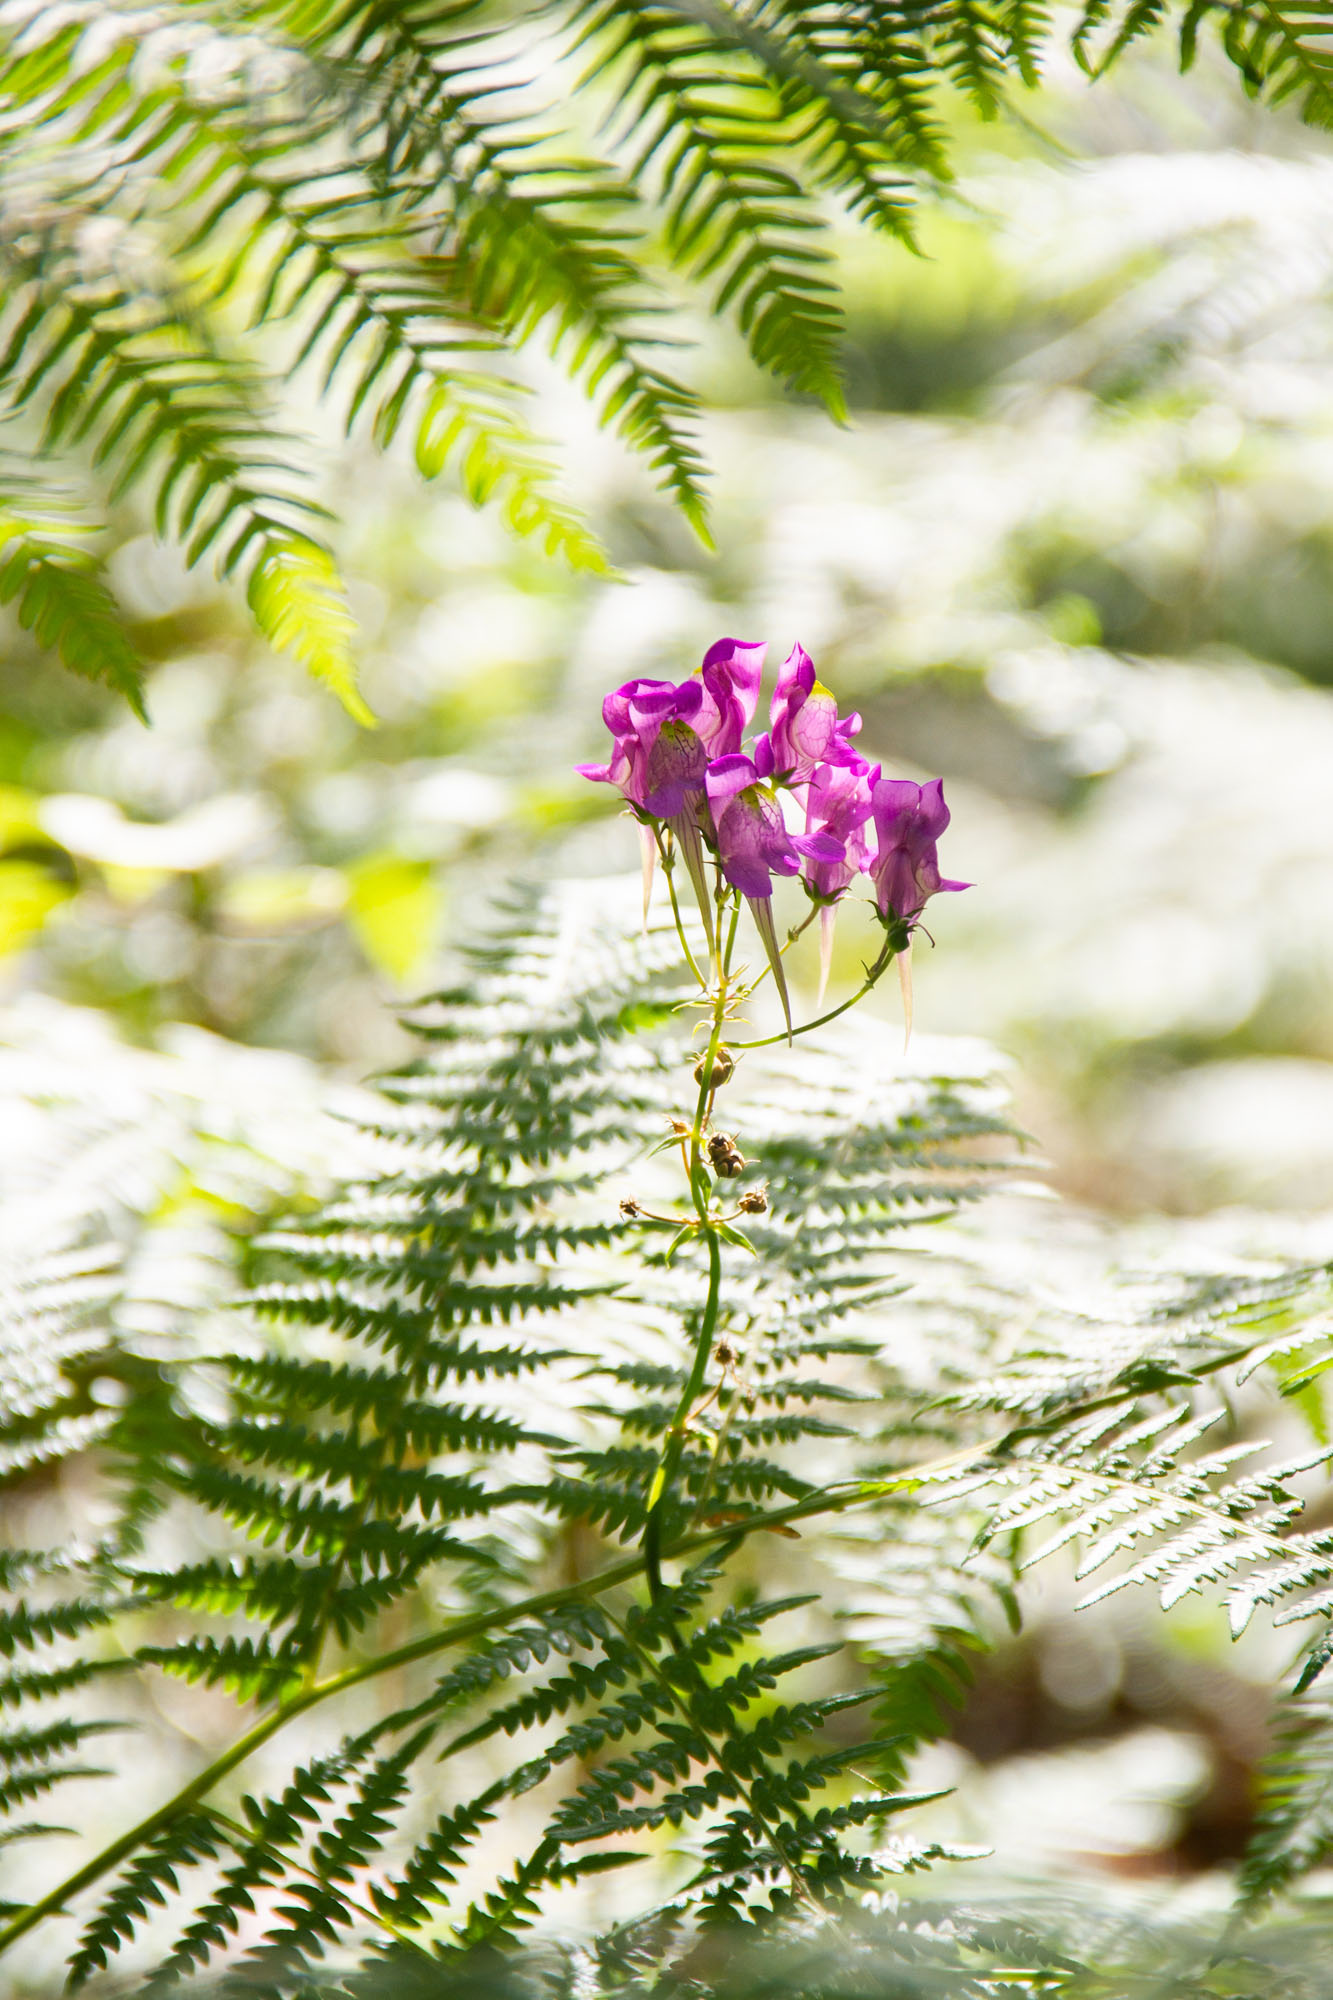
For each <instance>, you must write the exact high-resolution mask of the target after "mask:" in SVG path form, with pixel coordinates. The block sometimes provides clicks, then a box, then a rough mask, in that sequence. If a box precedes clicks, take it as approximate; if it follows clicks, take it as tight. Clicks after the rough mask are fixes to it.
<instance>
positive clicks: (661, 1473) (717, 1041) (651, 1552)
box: [643, 899, 741, 1604]
mask: <svg viewBox="0 0 1333 2000" xmlns="http://www.w3.org/2000/svg"><path fill="white" fill-rule="evenodd" d="M740 907H741V906H740V901H739V899H737V900H736V901H735V902H734V903H733V905H732V911H731V922H730V924H729V926H728V928H727V934H726V940H725V943H723V942H722V941H721V939H722V926H721V923H720V922H719V924H718V938H719V951H718V966H717V991H716V993H715V994H714V996H713V1028H712V1033H711V1034H710V1035H709V1038H708V1047H707V1049H706V1051H705V1053H704V1058H703V1062H702V1063H701V1065H700V1072H699V1073H700V1079H701V1080H700V1084H699V1096H698V1098H697V1100H696V1103H695V1107H694V1125H693V1127H692V1129H691V1132H690V1153H689V1170H690V1193H691V1194H692V1196H693V1197H694V1206H695V1210H696V1213H697V1214H698V1217H699V1229H700V1233H701V1234H703V1235H704V1236H705V1237H706V1238H707V1241H708V1293H707V1297H706V1298H705V1300H704V1312H703V1319H702V1320H701V1321H700V1325H699V1337H698V1339H697V1340H696V1341H695V1344H694V1360H693V1363H692V1365H691V1368H690V1373H689V1376H688V1378H687V1380H686V1383H685V1387H684V1388H683V1389H682V1391H681V1394H680V1401H679V1402H678V1403H677V1405H676V1413H675V1415H674V1416H673V1417H672V1419H671V1424H670V1426H669V1428H668V1430H667V1434H666V1437H665V1438H664V1439H663V1442H662V1455H661V1457H660V1458H659V1460H658V1462H657V1470H656V1472H655V1473H654V1474H653V1482H652V1485H651V1486H650V1487H649V1489H648V1507H647V1513H646V1516H645V1519H644V1524H643V1553H644V1562H645V1564H646V1566H647V1572H648V1589H649V1593H650V1595H651V1597H652V1601H653V1603H654V1604H660V1603H661V1601H662V1508H663V1505H664V1504H665V1501H666V1499H667V1496H668V1494H669V1493H670V1491H671V1482H672V1480H673V1479H674V1478H675V1476H676V1473H677V1471H678V1469H679V1467H680V1461H681V1456H682V1454H683V1452H684V1449H685V1431H686V1426H687V1424H688V1423H689V1419H690V1412H691V1410H693V1408H694V1405H695V1404H696V1403H697V1402H698V1400H699V1396H700V1393H701V1392H702V1390H703V1385H704V1378H705V1376H706V1375H707V1373H708V1358H709V1356H710V1355H711V1353H712V1351H713V1337H714V1335H715V1333H716V1332H717V1316H718V1307H719V1303H720V1300H721V1290H722V1249H721V1245H720V1244H719V1242H718V1236H717V1231H716V1230H715V1229H714V1227H713V1222H712V1218H711V1216H710V1214H709V1202H710V1199H711V1190H710V1188H709V1183H708V1175H707V1172H706V1171H705V1168H704V1163H703V1135H704V1125H705V1123H706V1122H707V1118H708V1109H709V1106H710V1104H711V1103H712V1101H713V1084H712V1075H713V1065H714V1063H715V1062H716V1060H717V1052H718V1049H719V1048H720V1047H721V1045H722V1031H723V1029H724V1028H725V1026H726V1022H727V1013H728V1010H729V1007H730V1000H731V992H730V981H731V953H732V948H733V946H734V944H735V942H736V924H737V920H738V918H739V916H740ZM718 914H719V917H720V916H721V911H720V910H719V913H718Z"/></svg>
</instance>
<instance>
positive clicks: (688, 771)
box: [643, 721, 708, 819]
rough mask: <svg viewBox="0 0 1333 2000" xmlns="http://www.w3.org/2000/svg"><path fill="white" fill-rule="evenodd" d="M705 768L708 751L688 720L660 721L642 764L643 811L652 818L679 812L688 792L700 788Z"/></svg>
mask: <svg viewBox="0 0 1333 2000" xmlns="http://www.w3.org/2000/svg"><path fill="white" fill-rule="evenodd" d="M707 767H708V753H707V752H706V751H705V749H704V746H703V744H702V743H701V742H700V741H699V739H698V737H697V736H696V735H695V733H694V731H693V730H692V729H691V728H690V725H689V724H688V722H674V721H673V722H666V723H663V725H662V728H661V731H660V732H659V734H658V738H657V741H656V743H654V745H653V747H652V749H651V750H650V751H649V752H648V757H647V762H646V764H645V766H644V774H643V789H644V796H643V805H644V809H645V811H647V812H650V813H652V815H653V817H654V818H655V819H671V818H672V817H674V815H675V814H676V813H679V812H681V811H683V810H684V806H685V801H686V799H687V798H688V797H689V796H690V795H691V793H697V792H701V791H702V790H703V787H704V773H705V771H706V770H707Z"/></svg>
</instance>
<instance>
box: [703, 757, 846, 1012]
mask: <svg viewBox="0 0 1333 2000" xmlns="http://www.w3.org/2000/svg"><path fill="white" fill-rule="evenodd" d="M705 782H706V788H707V792H708V803H709V806H710V808H711V810H712V816H713V827H714V831H715V834H716V839H717V854H718V860H719V861H720V862H721V864H722V873H723V874H724V875H725V876H726V878H727V880H728V882H730V884H731V886H732V888H733V889H739V890H740V892H741V894H742V895H743V896H744V898H745V900H746V902H747V903H748V904H749V905H750V914H751V915H752V916H753V918H754V921H755V928H756V930H757V931H758V932H759V935H760V938H761V939H762V940H763V946H764V950H765V951H766V952H767V954H768V962H769V964H770V965H771V966H772V968H773V978H774V982H775V984H776V986H777V989H778V994H779V996H780V998H781V1001H782V1011H783V1013H784V1015H785V1016H786V1020H787V1033H788V1034H789V1035H790V1033H791V1003H790V1001H789V999H788V996H787V980H786V975H785V973H784V971H783V966H782V957H781V954H780V952H779V950H778V940H777V933H776V931H775V930H774V928H773V876H774V875H775V874H777V875H796V874H799V873H800V867H801V858H802V856H805V857H806V858H807V859H808V860H810V861H813V862H824V863H828V864H836V863H837V862H839V861H841V860H842V859H843V855H844V848H843V843H842V842H841V841H840V840H838V839H836V838H835V837H834V835H833V834H831V833H829V832H827V831H825V830H824V829H823V828H819V829H817V830H816V831H815V832H813V833H789V832H788V831H787V827H786V824H785V822H784V820H783V817H782V810H781V808H780V807H779V805H778V802H777V800H776V799H775V798H774V796H773V794H772V792H771V791H770V790H769V789H768V787H767V786H766V785H764V784H763V783H762V782H761V772H760V770H759V768H758V767H757V766H756V764H755V763H754V761H753V759H752V758H749V757H746V756H745V755H743V754H742V753H740V752H737V753H736V754H734V755H732V756H729V757H715V758H714V759H713V762H712V763H711V764H710V765H709V766H708V773H707V778H706V781H705Z"/></svg>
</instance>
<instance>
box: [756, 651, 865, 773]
mask: <svg viewBox="0 0 1333 2000" xmlns="http://www.w3.org/2000/svg"><path fill="white" fill-rule="evenodd" d="M860 727H861V718H860V716H859V715H856V714H852V715H848V716H845V717H842V718H841V719H840V718H839V715H838V704H837V702H836V701H835V700H834V698H833V696H832V695H831V694H830V693H829V691H828V689H827V688H826V687H824V686H823V684H822V683H821V682H820V681H818V680H816V679H815V665H814V661H813V660H812V659H811V658H810V655H809V654H808V653H807V652H806V650H805V648H804V646H799V645H798V646H793V647H792V649H791V651H790V653H788V655H787V657H786V659H785V660H784V661H783V663H782V667H781V670H780V672H779V674H778V684H777V686H776V687H775V688H774V690H773V700H772V704H771V706H770V709H769V733H768V742H769V745H770V747H771V755H772V758H773V769H774V771H775V772H776V773H777V775H778V777H779V778H780V779H781V780H782V782H783V783H785V784H788V785H806V784H809V782H810V780H811V778H812V777H813V776H814V774H815V771H816V770H817V768H818V767H819V766H820V765H821V764H833V765H851V766H854V765H857V764H860V763H861V762H862V759H861V758H860V757H859V756H858V754H857V752H856V751H855V750H853V748H852V746H851V738H852V737H853V736H855V735H856V733H857V731H858V730H859V729H860Z"/></svg>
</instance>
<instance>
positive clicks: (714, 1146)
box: [708, 1132, 745, 1181]
mask: <svg viewBox="0 0 1333 2000" xmlns="http://www.w3.org/2000/svg"><path fill="white" fill-rule="evenodd" d="M708 1164H709V1166H710V1167H711V1168H712V1169H713V1172H714V1173H715V1174H716V1175H717V1177H718V1179H719V1180H720V1181H734V1180H735V1178H736V1176H737V1174H739V1173H743V1172H744V1170H745V1155H744V1154H743V1153H742V1152H741V1150H740V1148H739V1147H738V1146H737V1144H736V1141H735V1140H734V1139H733V1138H732V1137H731V1136H730V1134H729V1133H726V1132H714V1134H713V1136H712V1138H711V1139H710V1140H709V1141H708Z"/></svg>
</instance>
